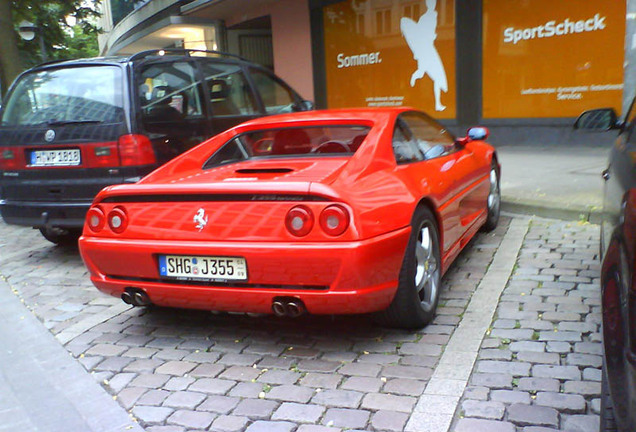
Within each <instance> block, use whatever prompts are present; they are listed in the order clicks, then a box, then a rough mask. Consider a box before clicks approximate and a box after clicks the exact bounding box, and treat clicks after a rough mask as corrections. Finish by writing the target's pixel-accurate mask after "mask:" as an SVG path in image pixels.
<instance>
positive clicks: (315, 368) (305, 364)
mask: <svg viewBox="0 0 636 432" xmlns="http://www.w3.org/2000/svg"><path fill="white" fill-rule="evenodd" d="M340 366H341V364H340V363H339V362H335V361H325V360H302V361H300V362H298V370H300V371H301V372H335V371H336V370H337V369H338V368H339V367H340Z"/></svg>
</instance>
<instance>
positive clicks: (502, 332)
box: [490, 329, 533, 340]
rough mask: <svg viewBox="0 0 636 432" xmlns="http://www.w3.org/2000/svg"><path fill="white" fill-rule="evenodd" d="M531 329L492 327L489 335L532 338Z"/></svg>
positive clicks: (517, 338) (512, 338)
mask: <svg viewBox="0 0 636 432" xmlns="http://www.w3.org/2000/svg"><path fill="white" fill-rule="evenodd" d="M532 333H533V332H532V330H530V329H510V330H506V329H493V330H492V331H491V332H490V337H498V338H504V339H510V340H530V339H532Z"/></svg>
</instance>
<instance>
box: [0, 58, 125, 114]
mask: <svg viewBox="0 0 636 432" xmlns="http://www.w3.org/2000/svg"><path fill="white" fill-rule="evenodd" d="M122 86H123V84H122V71H121V69H120V68H118V67H116V66H86V67H71V68H69V67H66V68H60V69H50V70H44V71H39V72H32V73H28V74H26V75H23V76H22V78H21V79H20V81H19V82H18V83H17V85H16V86H15V88H14V90H13V91H12V92H11V95H10V97H9V100H7V102H6V105H5V110H4V113H3V115H2V126H28V125H38V124H43V123H47V124H50V125H54V124H73V123H77V124H81V123H117V122H121V121H123V111H124V110H123V89H122Z"/></svg>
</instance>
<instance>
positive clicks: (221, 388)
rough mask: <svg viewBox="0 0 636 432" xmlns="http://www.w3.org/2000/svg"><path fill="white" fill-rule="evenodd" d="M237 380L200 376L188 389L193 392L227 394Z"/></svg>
mask: <svg viewBox="0 0 636 432" xmlns="http://www.w3.org/2000/svg"><path fill="white" fill-rule="evenodd" d="M235 384H236V382H234V381H228V380H222V379H217V378H200V379H198V380H196V381H195V382H193V383H192V384H191V385H190V387H188V390H190V391H193V392H201V393H210V394H225V393H227V391H228V390H229V389H231V388H232V387H233V386H234V385H235Z"/></svg>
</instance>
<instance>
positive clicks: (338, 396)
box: [312, 390, 363, 408]
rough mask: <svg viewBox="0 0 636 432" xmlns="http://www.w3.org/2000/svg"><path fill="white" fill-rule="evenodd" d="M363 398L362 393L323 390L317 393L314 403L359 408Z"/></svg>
mask: <svg viewBox="0 0 636 432" xmlns="http://www.w3.org/2000/svg"><path fill="white" fill-rule="evenodd" d="M362 396H363V394H362V393H360V392H357V391H351V390H323V391H321V392H318V393H316V395H315V396H314V397H313V399H312V402H313V403H315V404H318V405H325V406H329V407H340V408H357V407H358V406H359V405H360V401H361V400H362Z"/></svg>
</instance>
